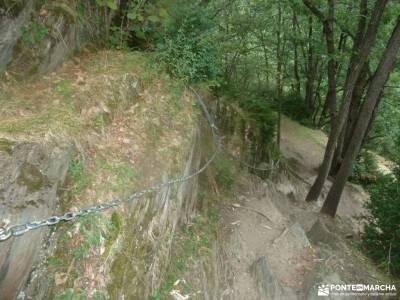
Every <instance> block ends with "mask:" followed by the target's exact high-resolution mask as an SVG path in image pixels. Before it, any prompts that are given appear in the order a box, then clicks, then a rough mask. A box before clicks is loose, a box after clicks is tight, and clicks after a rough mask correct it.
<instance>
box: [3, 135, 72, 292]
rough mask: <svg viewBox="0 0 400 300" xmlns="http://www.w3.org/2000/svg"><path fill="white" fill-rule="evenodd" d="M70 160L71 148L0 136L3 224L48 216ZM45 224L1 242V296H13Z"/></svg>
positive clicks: (28, 266)
mask: <svg viewBox="0 0 400 300" xmlns="http://www.w3.org/2000/svg"><path fill="white" fill-rule="evenodd" d="M68 163H69V154H68V151H66V150H62V149H60V148H58V147H54V148H52V149H49V148H47V147H44V146H41V145H38V144H34V143H13V142H11V141H8V140H5V139H1V140H0V170H1V172H2V176H1V179H0V222H2V226H4V225H7V223H10V225H14V224H22V223H25V222H27V221H33V220H39V219H43V218H47V217H49V216H51V215H52V214H53V213H54V210H55V207H56V200H57V190H58V188H59V187H60V185H61V184H62V183H63V181H64V179H65V177H66V173H67V169H68ZM45 233H46V228H42V229H39V230H34V231H30V232H28V233H26V234H24V235H23V236H20V237H12V238H10V239H8V240H7V241H4V242H0V294H1V299H14V298H15V297H16V294H17V293H18V290H19V289H20V288H21V287H22V285H23V284H24V283H25V281H26V279H27V277H28V275H29V272H30V270H31V268H32V265H33V263H34V262H35V259H36V258H37V255H38V253H39V250H40V247H41V244H42V238H43V237H44V235H45Z"/></svg>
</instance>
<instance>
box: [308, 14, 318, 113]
mask: <svg viewBox="0 0 400 300" xmlns="http://www.w3.org/2000/svg"><path fill="white" fill-rule="evenodd" d="M307 50H308V51H307V65H306V68H305V69H306V77H307V81H306V95H305V102H306V103H307V106H308V109H309V110H310V111H312V110H313V103H314V81H315V75H316V74H315V73H316V62H315V59H314V45H313V22H312V17H311V16H310V17H309V18H308V49H307Z"/></svg>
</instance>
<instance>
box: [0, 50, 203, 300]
mask: <svg viewBox="0 0 400 300" xmlns="http://www.w3.org/2000/svg"><path fill="white" fill-rule="evenodd" d="M150 60H151V57H150V55H147V54H143V53H124V52H118V51H102V52H98V53H89V52H84V53H82V54H81V55H80V56H77V57H75V58H74V59H73V60H72V61H69V62H67V63H66V64H64V65H63V66H62V67H61V68H59V69H58V70H57V71H56V72H54V73H52V74H50V75H48V76H44V77H37V78H35V79H32V80H29V81H25V82H21V81H13V80H8V81H3V82H2V83H1V90H0V101H1V111H0V113H1V118H0V137H1V138H2V141H3V142H2V147H1V148H0V152H1V156H0V160H1V163H2V164H5V165H10V162H12V166H15V167H14V168H8V169H6V170H7V172H9V173H10V174H8V173H7V174H2V175H3V176H2V179H1V180H2V182H3V181H4V184H7V186H9V187H15V188H11V191H10V189H8V188H7V189H2V190H1V191H0V193H2V194H1V199H2V201H1V202H0V205H1V209H0V217H1V221H2V222H3V223H2V226H7V225H14V224H16V223H24V222H27V221H33V220H41V219H42V218H47V217H50V216H52V215H63V214H64V213H65V212H67V211H72V212H75V213H78V212H79V211H80V210H81V209H82V208H86V207H90V206H92V205H96V204H99V203H102V202H103V201H110V200H111V199H115V198H121V197H126V196H128V195H131V194H132V193H133V192H136V191H140V190H142V189H144V188H146V187H149V186H153V185H154V184H158V183H160V182H166V181H169V180H171V179H174V178H178V177H180V176H183V175H189V174H191V173H193V172H195V171H196V170H198V168H199V166H200V162H201V161H202V160H203V158H202V152H203V151H202V149H206V148H204V147H205V146H204V145H202V144H203V142H202V141H204V140H207V139H208V137H207V136H208V134H209V131H208V130H209V129H207V128H208V127H207V126H206V125H204V128H203V129H202V130H200V124H202V121H200V119H199V116H200V115H201V111H200V110H199V109H198V108H197V106H195V105H194V104H195V102H194V98H193V95H192V94H191V93H190V92H189V91H188V90H186V89H185V87H184V86H183V85H182V84H180V83H177V82H176V81H175V80H172V79H170V78H169V77H168V76H167V75H166V74H164V73H162V72H160V70H157V69H156V68H152V67H150ZM23 145H33V146H32V147H33V148H38V149H43V151H42V152H40V153H39V152H38V151H36V152H38V154H37V155H36V156H39V157H40V156H41V158H40V159H36V158H35V157H36V156H34V157H33V156H32V155H31V154H30V153H31V152H32V151H31V152H29V151H25V152H23V151H19V149H20V148H21V147H23ZM25 148H26V147H25ZM57 149H62V151H64V152H66V153H67V155H66V158H65V159H63V160H59V156H57V155H54V154H52V153H54V152H55V150H57ZM60 151H61V150H60ZM60 151H59V152H60ZM36 152H35V153H36ZM41 153H42V154H41ZM48 153H49V154H48ZM57 153H58V152H56V154H57ZM208 153H209V151H208V149H207V151H205V152H204V155H208ZM63 157H64V156H63ZM206 158H207V157H205V158H204V159H206ZM25 161H26V162H28V163H30V165H33V166H34V168H33V167H32V168H30V169H29V170H32V172H30V173H28V174H27V176H28V177H29V178H28V179H29V180H30V181H33V183H37V184H36V185H35V188H34V189H31V190H30V189H29V188H30V186H29V185H26V184H25V185H22V183H21V181H19V180H18V178H19V177H21V176H19V174H25V173H26V172H25V173H24V170H25V168H24V167H23V166H24V162H25ZM48 161H50V163H49V164H50V165H51V164H53V165H56V163H57V161H60V162H63V164H62V166H61V167H60V168H61V171H60V172H59V173H57V172H53V173H55V174H53V175H57V178H56V179H57V180H53V181H49V180H47V179H48V178H50V175H51V174H50V171H48V169H51V168H50V167H49V168H48V167H47V165H48V163H47V162H48ZM30 165H29V166H30ZM54 168H55V167H53V169H54ZM67 169H68V172H67V178H66V180H64V178H65V172H66V171H67ZM62 170H63V171H62ZM4 171H5V170H4ZM32 174H33V175H36V176H33V175H32ZM25 177H26V176H25ZM25 177H24V178H25ZM42 178H45V179H43V180H41V179H42ZM6 179H7V180H8V179H10V180H8V181H6ZM9 181H10V182H9ZM58 181H60V183H59V184H57V185H56V184H55V182H57V183H58ZM63 181H64V184H62V182H63ZM42 182H43V184H42ZM50 184H51V185H50ZM36 186H37V188H36ZM42 186H43V187H42ZM48 186H50V187H51V189H50V188H48ZM2 187H3V185H2ZM197 189H198V188H197V179H196V178H194V179H193V180H189V181H185V182H182V183H179V184H175V185H171V186H166V187H163V188H161V189H156V190H155V191H153V192H149V193H147V194H145V195H144V196H143V197H141V198H137V199H136V198H135V199H133V200H132V201H130V203H127V204H121V205H119V207H118V208H115V209H110V210H107V211H104V212H102V213H92V214H88V215H84V216H81V217H77V218H75V219H74V220H71V221H68V222H61V223H60V224H59V225H57V226H56V227H55V226H53V227H42V228H41V229H38V230H35V231H30V232H27V233H25V234H24V235H22V236H19V237H11V238H10V239H8V240H7V241H5V242H1V243H0V273H1V276H0V294H1V298H2V299H14V298H15V296H16V294H17V293H19V297H20V298H22V299H25V298H26V299H59V298H61V299H63V297H64V298H65V297H66V298H68V297H78V298H79V297H89V298H93V297H95V298H96V299H99V298H100V299H103V298H111V299H118V298H121V297H122V298H124V297H125V298H126V299H146V298H149V297H150V295H151V292H152V290H153V289H156V288H157V287H158V286H159V284H160V281H161V277H162V274H163V270H164V269H165V267H166V265H167V264H168V261H169V260H168V257H169V253H170V250H171V240H172V237H173V235H174V232H175V230H176V227H177V224H179V223H182V224H183V223H186V222H188V220H190V219H191V218H192V215H193V214H194V211H195V210H196V206H197V201H198V198H197ZM20 190H22V191H23V192H24V193H25V192H26V193H25V194H28V196H29V197H27V196H24V195H25V194H24V193H19V192H18V191H20ZM42 190H43V191H42ZM47 190H50V192H51V193H49V192H47V194H49V196H48V197H44V196H45V195H47V194H45V193H44V191H47ZM30 195H34V196H30ZM37 198H38V199H39V200H38V201H36V202H37V203H36V202H35V201H31V200H32V199H34V200H37ZM16 205H18V209H17V208H16V207H15V206H16ZM24 245H29V247H26V246H24ZM39 250H41V251H39ZM25 257H27V258H29V259H25ZM34 263H35V264H34ZM32 266H34V267H33V269H32ZM27 279H28V285H27V286H25V287H24V284H25V282H26V280H27ZM21 289H22V290H21Z"/></svg>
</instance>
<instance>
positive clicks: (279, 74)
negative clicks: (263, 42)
mask: <svg viewBox="0 0 400 300" xmlns="http://www.w3.org/2000/svg"><path fill="white" fill-rule="evenodd" d="M281 26H282V7H281V2H280V1H278V27H277V31H276V37H277V45H276V59H277V67H276V68H277V69H276V85H277V86H276V88H277V101H278V120H277V131H278V133H277V139H276V140H277V142H276V143H277V146H278V149H280V144H281V113H282V111H281V102H282V92H283V87H282V49H281V48H282V46H281V43H282V41H281V31H282V28H281Z"/></svg>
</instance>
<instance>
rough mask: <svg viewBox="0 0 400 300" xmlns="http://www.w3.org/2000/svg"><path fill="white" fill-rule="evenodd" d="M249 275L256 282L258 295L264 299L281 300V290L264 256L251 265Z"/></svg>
mask: <svg viewBox="0 0 400 300" xmlns="http://www.w3.org/2000/svg"><path fill="white" fill-rule="evenodd" d="M251 273H252V275H253V277H254V279H255V280H256V282H257V286H258V289H259V293H260V295H265V299H269V300H279V299H282V288H281V286H280V285H279V283H278V280H277V278H276V276H275V274H274V273H273V272H272V270H271V267H270V266H269V264H268V261H267V258H266V257H265V256H262V257H260V258H259V259H257V260H256V261H255V262H254V263H253V265H252V266H251Z"/></svg>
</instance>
